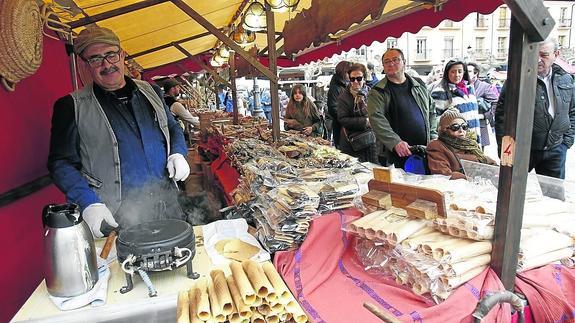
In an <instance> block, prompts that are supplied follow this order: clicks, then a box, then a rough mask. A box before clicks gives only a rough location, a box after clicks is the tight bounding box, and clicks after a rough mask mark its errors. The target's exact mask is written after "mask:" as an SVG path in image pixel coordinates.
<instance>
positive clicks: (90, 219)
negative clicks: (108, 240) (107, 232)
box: [82, 203, 118, 238]
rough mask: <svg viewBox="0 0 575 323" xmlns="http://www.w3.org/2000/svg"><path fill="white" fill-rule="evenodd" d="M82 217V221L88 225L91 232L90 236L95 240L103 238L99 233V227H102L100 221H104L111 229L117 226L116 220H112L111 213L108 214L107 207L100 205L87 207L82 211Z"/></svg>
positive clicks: (100, 232) (95, 204)
mask: <svg viewBox="0 0 575 323" xmlns="http://www.w3.org/2000/svg"><path fill="white" fill-rule="evenodd" d="M82 217H83V218H84V221H86V223H88V226H89V227H90V230H92V234H93V235H94V237H96V238H101V237H103V236H104V234H103V233H102V231H100V225H102V221H106V223H108V224H109V225H111V226H113V227H117V226H118V223H117V222H116V220H114V216H113V215H112V212H110V210H109V209H108V207H106V205H104V204H102V203H94V204H90V205H88V207H87V208H85V209H84V212H82Z"/></svg>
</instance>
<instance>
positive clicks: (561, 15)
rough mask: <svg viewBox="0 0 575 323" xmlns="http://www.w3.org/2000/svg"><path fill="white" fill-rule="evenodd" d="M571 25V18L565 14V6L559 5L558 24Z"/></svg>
mask: <svg viewBox="0 0 575 323" xmlns="http://www.w3.org/2000/svg"><path fill="white" fill-rule="evenodd" d="M570 25H571V19H569V18H568V16H567V7H561V9H560V11H559V26H563V27H568V26H570Z"/></svg>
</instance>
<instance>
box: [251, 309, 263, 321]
mask: <svg viewBox="0 0 575 323" xmlns="http://www.w3.org/2000/svg"><path fill="white" fill-rule="evenodd" d="M250 322H252V323H265V322H266V320H265V319H264V316H263V315H261V314H260V313H258V311H254V312H253V314H252V317H250Z"/></svg>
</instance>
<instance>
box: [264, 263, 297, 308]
mask: <svg viewBox="0 0 575 323" xmlns="http://www.w3.org/2000/svg"><path fill="white" fill-rule="evenodd" d="M262 269H263V271H264V273H265V275H266V277H267V278H268V280H269V281H270V283H271V284H272V286H273V288H274V290H275V296H276V297H277V299H278V302H280V303H282V304H284V303H285V302H287V301H288V300H289V298H290V295H291V293H290V291H289V289H288V287H287V286H286V284H285V282H284V281H283V279H282V277H281V276H280V274H279V273H278V272H277V270H276V268H275V267H274V265H273V264H272V263H271V262H265V263H264V264H263V265H262Z"/></svg>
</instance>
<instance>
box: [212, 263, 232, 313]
mask: <svg viewBox="0 0 575 323" xmlns="http://www.w3.org/2000/svg"><path fill="white" fill-rule="evenodd" d="M210 276H211V277H212V281H213V282H214V290H215V292H216V297H217V298H218V303H219V305H220V307H221V308H222V314H223V315H226V316H228V315H230V314H232V312H233V303H232V302H233V301H232V296H231V295H230V290H229V289H228V283H227V281H226V276H225V275H224V272H223V271H221V270H219V269H218V270H212V271H211V272H210Z"/></svg>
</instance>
